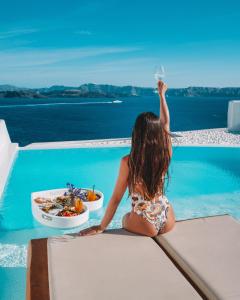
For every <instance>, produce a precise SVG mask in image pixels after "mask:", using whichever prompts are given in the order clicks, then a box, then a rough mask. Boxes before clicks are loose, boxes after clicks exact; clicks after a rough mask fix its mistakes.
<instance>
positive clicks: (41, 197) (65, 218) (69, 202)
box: [31, 189, 89, 229]
mask: <svg viewBox="0 0 240 300" xmlns="http://www.w3.org/2000/svg"><path fill="white" fill-rule="evenodd" d="M64 193H65V189H57V190H48V191H40V192H34V193H32V195H31V198H32V199H31V203H32V214H33V216H34V218H35V219H36V220H37V221H38V222H40V223H41V224H43V225H46V226H50V227H54V228H62V229H64V228H73V227H77V226H80V225H82V224H83V223H85V222H86V221H88V218H89V209H88V207H87V206H86V205H85V204H84V203H83V201H82V200H81V199H79V198H77V197H74V198H71V197H70V196H64Z"/></svg>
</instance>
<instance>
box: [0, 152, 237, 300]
mask: <svg viewBox="0 0 240 300" xmlns="http://www.w3.org/2000/svg"><path fill="white" fill-rule="evenodd" d="M128 153H129V148H127V147H123V148H92V149H89V148H87V149H63V150H30V151H23V150H22V151H19V153H18V155H17V158H16V161H15V164H14V167H13V169H12V172H11V174H10V176H9V180H8V183H7V186H6V188H5V192H4V195H3V197H2V199H1V200H0V282H1V289H0V299H17V300H19V299H24V293H25V276H26V252H27V243H28V241H29V240H30V239H32V238H38V237H45V236H50V235H56V234H62V233H66V232H69V231H61V230H56V229H50V228H47V227H44V226H42V225H40V224H38V223H37V222H36V221H35V220H34V219H33V217H32V214H31V205H30V194H31V192H32V191H39V190H45V189H54V188H61V187H65V183H66V182H72V183H74V184H75V185H76V186H84V187H91V186H92V185H93V184H95V185H96V188H97V189H99V190H101V191H103V193H104V195H105V204H104V208H105V207H106V205H107V203H108V200H109V197H110V196H111V192H112V190H113V187H114V181H115V179H116V177H117V174H118V166H119V162H120V158H121V157H122V156H124V155H126V154H128ZM170 175H171V179H170V182H169V185H168V187H167V196H168V198H169V200H170V201H171V202H172V204H173V206H174V209H175V212H176V216H177V219H186V218H194V217H200V216H209V215H217V214H224V213H228V214H231V215H232V216H233V217H235V218H237V219H240V148H225V147H224V148H221V147H209V148H207V147H175V148H174V151H173V161H172V164H171V168H170ZM104 208H103V209H101V210H99V211H97V212H94V213H91V215H90V221H89V222H88V223H85V224H84V225H83V226H82V227H80V228H77V229H75V231H76V230H80V229H81V228H84V227H86V226H89V225H92V224H96V223H98V222H99V221H100V219H101V217H102V216H103V213H104ZM129 209H130V202H129V199H128V198H127V194H126V195H125V196H124V198H123V200H122V202H121V204H120V207H119V209H118V211H117V213H116V215H115V218H114V220H113V222H112V224H111V226H110V227H120V226H121V218H122V216H123V215H124V214H125V213H126V212H127V211H129ZM72 231H73V230H72Z"/></svg>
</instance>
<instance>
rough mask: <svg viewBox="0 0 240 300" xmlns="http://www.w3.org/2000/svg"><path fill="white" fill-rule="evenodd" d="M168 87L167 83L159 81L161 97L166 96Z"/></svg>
mask: <svg viewBox="0 0 240 300" xmlns="http://www.w3.org/2000/svg"><path fill="white" fill-rule="evenodd" d="M167 89H168V87H167V85H166V83H164V82H163V81H162V80H159V81H158V93H159V95H160V96H162V95H165V93H166V91H167Z"/></svg>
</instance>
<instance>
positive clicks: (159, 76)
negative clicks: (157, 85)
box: [154, 65, 165, 82]
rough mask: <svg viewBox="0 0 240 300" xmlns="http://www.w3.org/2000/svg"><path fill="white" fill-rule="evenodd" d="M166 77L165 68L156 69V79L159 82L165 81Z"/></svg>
mask: <svg viewBox="0 0 240 300" xmlns="http://www.w3.org/2000/svg"><path fill="white" fill-rule="evenodd" d="M164 77H165V70H164V67H163V66H162V65H161V66H159V67H157V68H156V69H155V73H154V78H155V80H156V81H157V82H158V81H159V80H163V78H164Z"/></svg>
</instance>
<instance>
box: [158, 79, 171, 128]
mask: <svg viewBox="0 0 240 300" xmlns="http://www.w3.org/2000/svg"><path fill="white" fill-rule="evenodd" d="M166 91H167V85H166V84H165V83H164V82H163V81H161V80H160V81H158V93H159V98H160V122H161V123H162V125H163V127H164V128H165V129H166V130H167V131H168V132H169V131H170V115H169V110H168V105H167V101H166V97H165V93H166Z"/></svg>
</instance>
